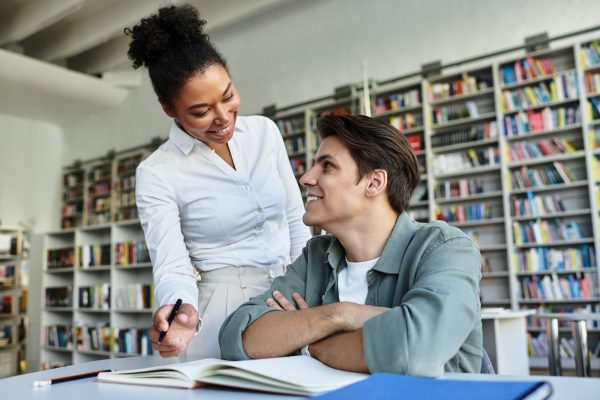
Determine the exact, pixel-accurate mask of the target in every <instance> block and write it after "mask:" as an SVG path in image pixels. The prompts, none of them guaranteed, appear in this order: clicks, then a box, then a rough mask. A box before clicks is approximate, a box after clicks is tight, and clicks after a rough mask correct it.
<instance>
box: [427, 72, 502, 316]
mask: <svg viewBox="0 0 600 400" xmlns="http://www.w3.org/2000/svg"><path fill="white" fill-rule="evenodd" d="M423 86H424V88H425V96H426V106H425V108H426V111H425V112H426V116H427V118H426V130H427V135H428V137H429V143H430V148H429V149H428V150H429V152H430V154H431V157H430V169H431V172H432V173H431V182H430V190H431V192H432V193H433V196H432V198H433V199H432V201H431V202H430V212H431V218H432V219H438V220H443V221H446V222H448V223H449V224H450V225H453V226H456V227H458V228H460V229H462V230H463V231H465V232H466V233H467V234H468V235H469V236H471V237H472V238H473V239H474V240H475V241H476V242H477V243H478V244H479V247H480V251H481V259H482V279H481V283H480V285H481V303H482V306H483V307H486V306H496V307H497V306H501V307H509V306H510V284H509V273H508V263H507V257H506V254H507V245H506V243H507V242H506V227H505V223H506V221H505V218H504V215H505V214H504V207H503V201H502V200H503V199H502V194H503V186H502V180H501V157H500V154H501V153H500V152H501V149H500V142H499V132H498V131H499V130H498V126H497V121H496V118H497V116H496V103H495V96H494V88H495V86H496V84H495V79H494V73H493V66H491V65H487V66H480V67H478V68H476V69H466V70H463V71H457V72H453V73H450V74H445V75H440V76H436V77H432V78H429V79H427V80H425V81H424V83H423Z"/></svg>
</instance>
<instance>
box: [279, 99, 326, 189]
mask: <svg viewBox="0 0 600 400" xmlns="http://www.w3.org/2000/svg"><path fill="white" fill-rule="evenodd" d="M312 120H313V116H312V112H311V111H310V110H306V109H301V110H294V111H291V112H289V113H280V114H279V115H277V116H276V117H275V118H274V121H275V123H276V124H277V126H278V128H279V131H280V132H281V136H282V137H283V143H284V144H285V149H286V151H287V154H288V157H289V159H290V165H291V167H292V171H293V172H294V176H295V177H296V179H297V180H299V179H300V177H301V176H302V175H303V174H304V173H305V172H306V170H307V168H308V167H309V166H310V165H311V164H312V159H313V155H314V154H315V152H316V151H317V146H316V143H317V141H316V137H315V135H314V131H313V129H312V127H311V121H312ZM298 184H300V183H298ZM302 196H305V194H304V193H303V194H302Z"/></svg>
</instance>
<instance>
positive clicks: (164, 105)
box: [158, 100, 175, 118]
mask: <svg viewBox="0 0 600 400" xmlns="http://www.w3.org/2000/svg"><path fill="white" fill-rule="evenodd" d="M158 102H159V103H160V106H161V107H162V109H163V111H164V112H165V114H167V115H168V116H169V117H171V118H175V113H174V112H173V110H171V107H169V106H168V105H166V104H165V103H163V102H162V101H160V100H159V101H158Z"/></svg>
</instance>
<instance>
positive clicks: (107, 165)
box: [84, 160, 113, 226]
mask: <svg viewBox="0 0 600 400" xmlns="http://www.w3.org/2000/svg"><path fill="white" fill-rule="evenodd" d="M112 181H113V160H102V161H97V162H94V163H92V165H89V166H88V168H87V173H86V191H85V196H84V197H85V199H86V202H85V203H86V207H85V212H86V219H85V225H86V226H89V225H98V224H106V223H108V222H110V221H111V209H112V204H113V202H112V190H111V188H112Z"/></svg>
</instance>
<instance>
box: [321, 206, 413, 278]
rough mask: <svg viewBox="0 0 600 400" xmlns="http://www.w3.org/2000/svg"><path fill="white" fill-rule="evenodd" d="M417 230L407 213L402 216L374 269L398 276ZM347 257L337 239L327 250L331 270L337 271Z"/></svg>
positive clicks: (399, 217)
mask: <svg viewBox="0 0 600 400" xmlns="http://www.w3.org/2000/svg"><path fill="white" fill-rule="evenodd" d="M417 229H418V224H417V223H415V221H413V219H412V218H410V217H409V216H408V214H406V213H405V212H403V213H402V214H400V215H399V216H398V219H397V220H396V224H395V225H394V228H393V229H392V233H391V234H390V237H389V238H388V240H387V242H386V243H385V246H384V247H383V252H382V253H381V256H380V258H379V260H378V261H377V263H376V264H375V266H374V267H373V269H375V270H377V271H380V272H384V273H387V274H398V273H399V271H398V265H399V264H400V261H401V260H402V257H403V256H404V252H405V251H406V247H408V243H409V242H410V240H411V238H412V236H413V234H414V232H415V231H416V230H417ZM345 255H346V250H345V249H344V247H343V246H342V244H341V243H340V241H339V240H338V239H337V238H336V239H334V240H333V241H332V242H331V244H330V245H329V247H328V248H327V261H328V262H329V265H330V266H331V268H333V269H337V267H339V265H340V262H341V261H342V259H343V258H344V256H345Z"/></svg>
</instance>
